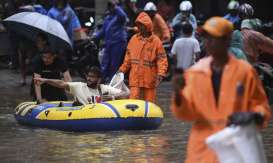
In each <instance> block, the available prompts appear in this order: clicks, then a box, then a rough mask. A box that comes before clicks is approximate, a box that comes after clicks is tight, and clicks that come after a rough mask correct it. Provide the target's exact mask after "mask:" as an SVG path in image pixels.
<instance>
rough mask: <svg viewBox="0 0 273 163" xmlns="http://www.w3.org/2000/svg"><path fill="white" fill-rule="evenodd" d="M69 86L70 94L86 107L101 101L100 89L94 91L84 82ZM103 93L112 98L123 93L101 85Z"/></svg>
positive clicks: (73, 83) (70, 83) (71, 83)
mask: <svg viewBox="0 0 273 163" xmlns="http://www.w3.org/2000/svg"><path fill="white" fill-rule="evenodd" d="M67 83H68V85H69V92H70V93H71V94H72V95H73V96H74V98H75V100H76V99H77V100H78V101H79V102H80V103H82V104H84V105H86V104H90V103H97V102H100V101H101V97H100V92H99V90H98V89H92V88H90V87H88V86H87V84H86V83H82V82H67ZM100 87H101V93H102V94H107V95H110V96H115V95H117V94H120V93H121V90H120V89H116V88H113V87H111V86H108V85H104V84H101V85H100Z"/></svg>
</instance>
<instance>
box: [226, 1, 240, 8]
mask: <svg viewBox="0 0 273 163" xmlns="http://www.w3.org/2000/svg"><path fill="white" fill-rule="evenodd" d="M239 7H240V4H239V2H237V1H234V0H232V1H230V2H229V3H228V7H227V8H228V10H237V9H239Z"/></svg>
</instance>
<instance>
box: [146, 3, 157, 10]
mask: <svg viewBox="0 0 273 163" xmlns="http://www.w3.org/2000/svg"><path fill="white" fill-rule="evenodd" d="M144 11H157V8H156V6H155V4H154V3H153V2H148V3H146V5H145V7H144Z"/></svg>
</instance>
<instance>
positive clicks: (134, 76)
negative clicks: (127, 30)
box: [119, 12, 168, 102]
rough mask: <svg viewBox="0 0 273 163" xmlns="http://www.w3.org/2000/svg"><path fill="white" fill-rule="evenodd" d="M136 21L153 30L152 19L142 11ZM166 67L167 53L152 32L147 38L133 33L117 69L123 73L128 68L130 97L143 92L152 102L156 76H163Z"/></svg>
mask: <svg viewBox="0 0 273 163" xmlns="http://www.w3.org/2000/svg"><path fill="white" fill-rule="evenodd" d="M136 22H139V23H142V24H144V25H145V27H146V29H147V30H148V31H152V30H153V24H152V21H151V19H150V17H149V16H148V15H147V14H146V13H144V12H142V13H140V14H139V16H138V17H137V19H136ZM167 67H168V61H167V55H166V52H165V50H164V48H163V46H162V42H161V40H160V39H159V38H158V37H157V36H156V35H154V34H152V35H151V36H150V37H148V38H143V37H142V36H141V35H140V34H139V33H137V34H135V35H134V36H133V37H132V38H131V40H130V42H129V44H128V47H127V51H126V55H125V58H124V62H123V64H122V65H121V67H120V69H119V70H120V71H121V72H124V73H126V72H127V71H129V70H130V75H129V86H130V91H131V94H130V98H132V99H139V98H140V95H141V94H143V96H144V99H145V100H148V101H151V102H154V101H155V94H156V91H155V90H156V88H155V87H156V79H157V76H158V75H160V76H165V74H166V71H167Z"/></svg>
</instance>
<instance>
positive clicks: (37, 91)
mask: <svg viewBox="0 0 273 163" xmlns="http://www.w3.org/2000/svg"><path fill="white" fill-rule="evenodd" d="M35 78H41V75H40V74H36V73H34V79H35ZM34 82H35V80H34ZM34 88H35V95H36V99H37V100H38V101H39V102H43V101H46V100H44V99H43V98H42V93H41V86H40V85H39V84H35V86H34Z"/></svg>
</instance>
